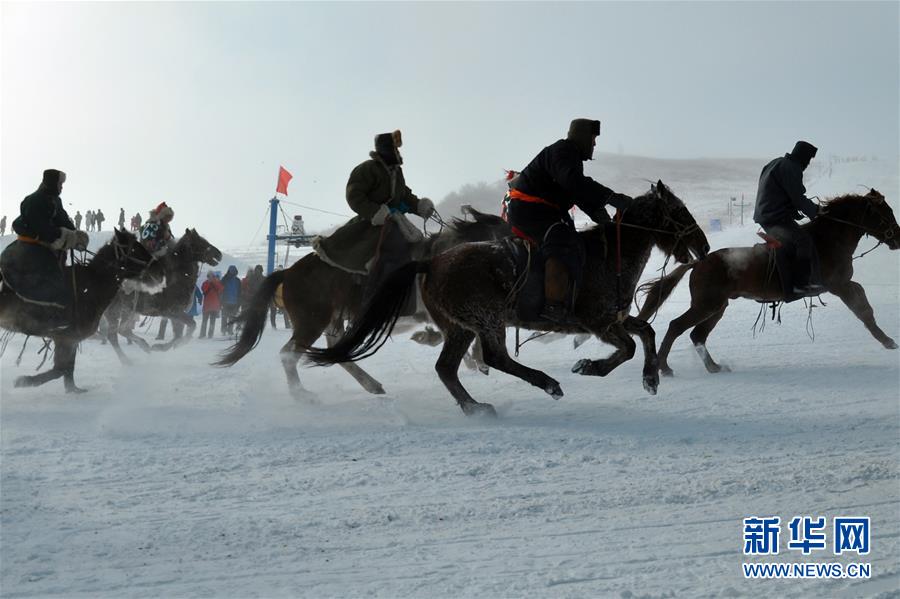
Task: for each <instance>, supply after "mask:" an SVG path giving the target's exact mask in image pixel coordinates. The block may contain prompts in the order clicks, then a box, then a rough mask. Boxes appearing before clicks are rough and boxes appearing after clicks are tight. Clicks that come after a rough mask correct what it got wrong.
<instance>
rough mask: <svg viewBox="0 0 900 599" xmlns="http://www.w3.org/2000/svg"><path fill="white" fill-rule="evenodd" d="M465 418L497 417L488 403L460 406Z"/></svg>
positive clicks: (495, 411)
mask: <svg viewBox="0 0 900 599" xmlns="http://www.w3.org/2000/svg"><path fill="white" fill-rule="evenodd" d="M462 409H463V412H464V413H465V414H466V416H488V417H490V418H496V417H497V410H495V409H494V406H492V405H491V404H489V403H478V402H475V403H470V404H464V405H463V406H462Z"/></svg>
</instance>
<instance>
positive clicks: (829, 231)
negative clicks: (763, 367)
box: [638, 189, 900, 375]
mask: <svg viewBox="0 0 900 599" xmlns="http://www.w3.org/2000/svg"><path fill="white" fill-rule="evenodd" d="M803 226H804V228H806V229H807V230H808V231H809V233H810V235H811V236H812V238H813V240H814V243H815V247H816V250H817V251H818V253H819V259H820V264H821V269H822V278H823V281H824V284H825V288H826V289H827V290H828V291H830V292H831V293H833V294H835V295H836V296H838V297H839V298H841V300H842V301H843V302H844V303H845V304H846V305H847V307H848V308H850V310H852V311H853V313H854V314H856V316H857V318H859V319H860V320H861V321H862V322H863V324H864V325H866V328H867V329H869V332H871V333H872V336H873V337H875V339H877V340H878V341H879V342H880V343H881V344H882V345H883V346H884V347H885V348H887V349H896V348H897V344H896V343H895V342H894V340H893V339H891V338H890V337H888V336H887V335H886V334H885V333H884V331H882V330H881V329H880V328H878V325H877V324H875V316H874V312H873V311H872V306H870V305H869V300H868V299H866V292H865V291H864V290H863V288H862V285H860V284H859V283H856V282H855V281H852V280H851V277H852V276H853V251H854V250H855V249H856V246H857V244H858V243H859V240H860V238H862V236H863V235H871V236H872V237H874V238H875V239H877V240H878V241H879V242H881V243H884V244H886V245H887V246H888V247H889V248H890V249H892V250H896V249H898V248H900V227H898V225H897V221H896V220H895V219H894V213H893V211H892V210H891V207H890V206H889V205H888V203H887V202H886V201H885V200H884V196H883V195H881V194H880V193H878V192H877V191H875V190H874V189H873V190H871V191H869V193H867V194H866V195H862V196H861V195H845V196H841V197H839V198H835V199H833V200H831V201H829V202H827V203H826V204H824V205H823V207H822V210H821V211H820V213H819V216H818V218H816V219H815V220H814V221H812V222H811V223H807V224H806V225H803ZM691 269H693V272H691V279H690V286H691V307H690V308H688V310H687V311H686V312H685V313H684V314H682V315H681V316H679V317H678V318H676V319H675V320H673V321H672V322H671V323H669V330H668V331H667V332H666V336H665V338H664V339H663V341H662V343H661V344H660V346H659V362H660V371H661V372H662V373H663V374H664V375H671V374H672V369H671V368H670V367H669V365H668V362H667V358H668V355H669V350H670V349H671V348H672V343H673V342H674V341H675V339H677V338H678V337H679V336H680V335H681V334H682V333H684V332H685V331H686V330H687V329H689V328H691V327H694V330H693V331H691V341H692V342H693V343H694V348H695V349H696V350H697V353H698V354H699V355H700V357H701V358H702V359H703V364H704V365H705V366H706V369H707V370H708V371H709V372H720V371H722V370H727V367H723V366H721V365H719V364H717V363H716V362H715V361H714V360H713V359H712V356H710V354H709V351H708V350H707V348H706V339H707V338H708V337H709V334H710V333H711V332H712V330H713V328H715V326H716V323H718V322H719V319H721V318H722V315H723V314H724V313H725V308H727V307H728V300H729V299H737V298H739V297H743V298H748V299H754V300H757V301H761V302H777V301H782V300H783V299H784V293H783V291H782V289H781V281H780V279H779V277H778V276H777V273H775V270H774V259H773V255H772V251H771V250H769V249H767V248H766V246H765V244H758V245H755V246H753V247H738V248H725V249H721V250H717V251H715V252H713V253H711V254H710V255H709V256H707V257H706V258H705V259H703V260H700V261H699V262H696V263H694V264H686V265H683V266H679V267H678V268H676V269H675V270H674V271H673V272H672V273H671V274H669V275H667V276H665V277H662V278H661V279H658V280H656V281H652V282H650V283H645V284H644V285H642V286H641V288H640V289H639V290H638V291H639V292H641V291H642V292H644V293H645V295H646V300H645V303H644V305H643V307H642V308H641V311H640V314H639V315H638V318H642V319H647V318H650V316H651V315H652V314H654V313H655V312H656V311H657V310H658V309H659V306H660V305H661V304H662V303H663V302H664V301H666V298H668V297H669V295H671V293H672V291H673V290H674V289H675V286H676V285H677V284H678V281H680V280H681V278H682V277H683V276H684V273H686V272H687V271H689V270H691Z"/></svg>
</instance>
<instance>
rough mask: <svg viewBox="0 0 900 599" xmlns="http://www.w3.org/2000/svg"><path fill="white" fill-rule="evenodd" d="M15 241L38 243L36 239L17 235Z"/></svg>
mask: <svg viewBox="0 0 900 599" xmlns="http://www.w3.org/2000/svg"><path fill="white" fill-rule="evenodd" d="M16 239H17V240H19V241H21V242H22V243H35V244H37V243H40V241H38V238H37V237H28V236H27V235H18V236H17V237H16Z"/></svg>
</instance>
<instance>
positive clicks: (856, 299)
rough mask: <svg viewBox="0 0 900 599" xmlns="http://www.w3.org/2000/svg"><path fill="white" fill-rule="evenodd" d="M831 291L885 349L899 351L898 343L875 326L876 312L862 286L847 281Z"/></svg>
mask: <svg viewBox="0 0 900 599" xmlns="http://www.w3.org/2000/svg"><path fill="white" fill-rule="evenodd" d="M829 291H831V292H832V293H833V294H835V295H836V296H838V297H839V298H841V301H843V302H844V303H845V304H846V305H847V307H848V308H850V310H851V311H852V312H853V313H854V314H856V317H857V318H859V319H860V320H861V321H862V323H863V324H864V325H866V328H867V329H869V332H870V333H872V336H873V337H875V339H877V340H878V342H879V343H881V345H883V346H884V347H885V349H897V342H896V341H894V340H893V339H891V338H890V337H888V336H887V334H885V332H884V331H882V330H881V328H880V327H879V326H878V325H877V324H875V311H874V310H872V305H871V304H869V300H868V298H866V291H865V290H864V289H863V287H862V285H860V284H859V283H857V282H856V281H847V282H845V283H841V284H839V285H836V286H832V287H830V288H829Z"/></svg>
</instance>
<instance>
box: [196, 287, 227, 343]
mask: <svg viewBox="0 0 900 599" xmlns="http://www.w3.org/2000/svg"><path fill="white" fill-rule="evenodd" d="M200 290H201V291H202V292H203V321H202V323H201V324H200V339H203V338H204V337H208V338H210V339H212V336H213V333H215V332H216V318H218V317H219V310H221V309H222V299H221V297H222V291H224V290H225V286H224V285H222V281H220V280H219V277H217V276H216V273H214V272H213V271H209V272H208V273H207V274H206V280H205V281H204V282H203V286H202V287H201V288H200ZM207 323H209V334H208V335H207V334H206V330H207V329H206V325H207Z"/></svg>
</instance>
